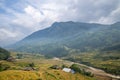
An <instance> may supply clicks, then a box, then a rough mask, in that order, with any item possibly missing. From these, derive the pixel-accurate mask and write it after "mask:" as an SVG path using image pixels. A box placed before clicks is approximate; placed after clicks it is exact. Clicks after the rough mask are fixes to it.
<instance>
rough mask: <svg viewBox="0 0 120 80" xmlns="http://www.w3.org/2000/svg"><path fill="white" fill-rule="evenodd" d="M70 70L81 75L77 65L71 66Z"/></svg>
mask: <svg viewBox="0 0 120 80" xmlns="http://www.w3.org/2000/svg"><path fill="white" fill-rule="evenodd" d="M70 68H71V69H73V70H74V71H75V72H78V73H81V69H80V67H79V65H77V64H72V65H71V66H70Z"/></svg>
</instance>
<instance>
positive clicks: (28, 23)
mask: <svg viewBox="0 0 120 80" xmlns="http://www.w3.org/2000/svg"><path fill="white" fill-rule="evenodd" d="M55 21H58V22H60V21H77V22H89V23H101V24H112V23H115V22H118V21H120V0H0V46H3V45H6V44H9V43H11V42H15V41H18V40H20V39H22V38H24V37H25V36H27V35H29V34H31V33H33V32H34V31H37V30H40V29H44V28H46V27H49V26H50V25H51V24H52V23H53V22H55Z"/></svg>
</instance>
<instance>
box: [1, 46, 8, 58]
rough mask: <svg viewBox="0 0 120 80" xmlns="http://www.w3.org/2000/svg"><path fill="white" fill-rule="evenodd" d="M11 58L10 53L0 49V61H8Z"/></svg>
mask: <svg viewBox="0 0 120 80" xmlns="http://www.w3.org/2000/svg"><path fill="white" fill-rule="evenodd" d="M9 56H10V52H9V51H7V50H5V49H3V48H1V47H0V60H6V59H8V57H9Z"/></svg>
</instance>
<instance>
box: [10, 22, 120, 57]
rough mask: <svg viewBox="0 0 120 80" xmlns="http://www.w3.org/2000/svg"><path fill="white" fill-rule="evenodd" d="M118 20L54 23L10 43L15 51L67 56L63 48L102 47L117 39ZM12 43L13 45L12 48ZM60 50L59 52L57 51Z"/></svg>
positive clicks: (116, 41) (85, 49)
mask: <svg viewBox="0 0 120 80" xmlns="http://www.w3.org/2000/svg"><path fill="white" fill-rule="evenodd" d="M119 29H120V28H119V22H118V23H114V24H111V25H102V24H96V23H81V22H72V21H69V22H55V23H53V24H52V25H51V26H50V27H48V28H46V29H43V30H39V31H36V32H34V33H32V34H31V35H29V36H27V37H26V38H24V39H23V40H21V41H19V42H18V43H16V44H14V45H12V48H13V49H14V50H17V51H27V52H35V53H43V54H51V55H55V56H57V55H61V56H62V55H63V54H64V55H66V54H68V53H69V51H68V50H66V49H65V47H67V48H70V49H75V50H78V51H80V52H81V51H89V50H95V49H99V50H100V49H102V48H104V47H107V46H112V44H115V43H120V41H119V34H120V31H119ZM13 46H14V47H13ZM57 52H59V53H57Z"/></svg>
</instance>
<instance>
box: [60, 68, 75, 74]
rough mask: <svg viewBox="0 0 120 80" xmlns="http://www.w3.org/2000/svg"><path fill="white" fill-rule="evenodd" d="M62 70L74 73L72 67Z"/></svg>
mask: <svg viewBox="0 0 120 80" xmlns="http://www.w3.org/2000/svg"><path fill="white" fill-rule="evenodd" d="M62 70H63V71H64V72H68V73H72V74H74V73H75V71H74V70H72V69H70V68H63V69H62Z"/></svg>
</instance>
